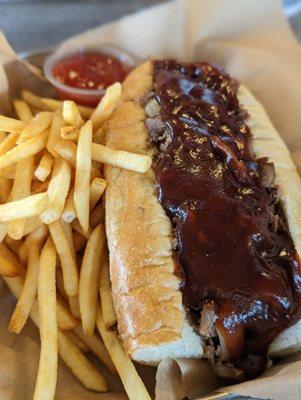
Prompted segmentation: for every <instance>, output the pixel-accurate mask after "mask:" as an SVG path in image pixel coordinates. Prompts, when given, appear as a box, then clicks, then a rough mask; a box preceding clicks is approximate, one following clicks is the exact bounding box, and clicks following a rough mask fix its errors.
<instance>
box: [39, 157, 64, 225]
mask: <svg viewBox="0 0 301 400" xmlns="http://www.w3.org/2000/svg"><path fill="white" fill-rule="evenodd" d="M70 181H71V167H70V165H69V164H68V163H67V162H66V161H65V160H62V159H60V158H56V159H55V161H54V166H53V171H52V176H51V180H50V182H49V186H48V190H47V194H48V205H47V207H46V208H45V209H44V210H43V212H42V213H41V214H40V218H41V220H42V221H43V222H44V223H45V224H50V223H52V222H54V221H57V220H58V219H59V218H60V217H61V215H62V212H63V210H64V206H65V201H66V198H67V195H68V191H69V187H70Z"/></svg>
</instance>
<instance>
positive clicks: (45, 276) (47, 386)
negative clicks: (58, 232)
mask: <svg viewBox="0 0 301 400" xmlns="http://www.w3.org/2000/svg"><path fill="white" fill-rule="evenodd" d="M55 265H56V251H55V247H54V244H53V242H52V240H51V238H49V239H48V240H47V242H46V244H45V246H44V247H43V250H42V253H41V257H40V265H39V274H38V301H39V319H40V338H41V353H40V362H39V369H38V377H37V381H36V387H35V392H34V400H42V399H54V395H55V388H56V380H57V364H58V339H57V337H58V326H57V306H56V287H55Z"/></svg>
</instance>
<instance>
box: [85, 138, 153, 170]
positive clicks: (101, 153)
mask: <svg viewBox="0 0 301 400" xmlns="http://www.w3.org/2000/svg"><path fill="white" fill-rule="evenodd" d="M92 158H93V160H95V161H99V162H101V163H104V164H109V165H112V166H114V167H118V168H125V169H129V170H130V171H135V172H141V173H144V172H146V171H147V170H148V169H149V168H150V166H151V164H152V159H151V157H149V156H145V155H142V154H136V153H129V152H128V151H123V150H114V149H112V148H110V147H107V146H103V145H102V144H97V143H92Z"/></svg>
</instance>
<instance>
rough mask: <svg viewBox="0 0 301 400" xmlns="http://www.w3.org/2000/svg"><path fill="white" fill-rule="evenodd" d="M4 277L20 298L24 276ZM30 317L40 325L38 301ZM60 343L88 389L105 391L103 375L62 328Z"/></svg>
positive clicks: (60, 353) (61, 354)
mask: <svg viewBox="0 0 301 400" xmlns="http://www.w3.org/2000/svg"><path fill="white" fill-rule="evenodd" d="M3 279H4V280H5V282H6V284H7V286H8V287H9V289H10V290H11V292H12V293H13V294H14V296H15V297H16V298H18V297H19V296H20V293H21V289H22V284H23V281H22V278H21V277H16V278H7V277H3ZM30 318H31V319H32V320H33V322H34V323H35V325H36V326H39V313H38V305H37V302H36V301H34V303H33V306H32V310H31V313H30ZM58 344H59V355H60V357H61V358H62V360H63V361H64V362H65V364H66V365H67V366H68V367H69V368H70V369H71V371H72V372H73V373H74V375H75V376H76V377H77V378H78V380H80V381H81V382H82V383H83V385H84V386H85V387H87V388H88V389H91V390H95V391H103V390H102V389H103V386H104V385H103V377H102V376H101V375H100V374H99V373H98V371H97V370H96V369H95V368H94V367H93V365H92V364H91V363H90V361H88V359H87V358H86V357H85V356H84V354H83V353H82V352H81V351H80V350H79V349H78V348H77V347H76V346H75V344H74V343H73V342H72V340H70V339H69V338H68V337H67V336H66V335H65V333H63V332H62V331H61V330H59V335H58Z"/></svg>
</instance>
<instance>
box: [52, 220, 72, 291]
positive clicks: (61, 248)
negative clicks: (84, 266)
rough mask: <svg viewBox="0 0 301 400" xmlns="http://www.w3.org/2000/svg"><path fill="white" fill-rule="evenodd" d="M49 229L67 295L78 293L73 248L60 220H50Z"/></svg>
mask: <svg viewBox="0 0 301 400" xmlns="http://www.w3.org/2000/svg"><path fill="white" fill-rule="evenodd" d="M49 230H50V233H51V236H52V239H53V241H54V244H55V247H56V249H57V252H58V254H59V256H60V260H61V265H62V270H63V277H64V287H65V290H66V292H67V294H68V296H75V295H76V294H77V293H78V268H77V263H76V259H75V257H74V250H73V249H72V248H71V246H70V242H69V240H68V237H67V235H66V233H65V231H64V227H63V225H62V223H61V221H60V220H58V221H55V222H52V223H51V224H50V225H49Z"/></svg>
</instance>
